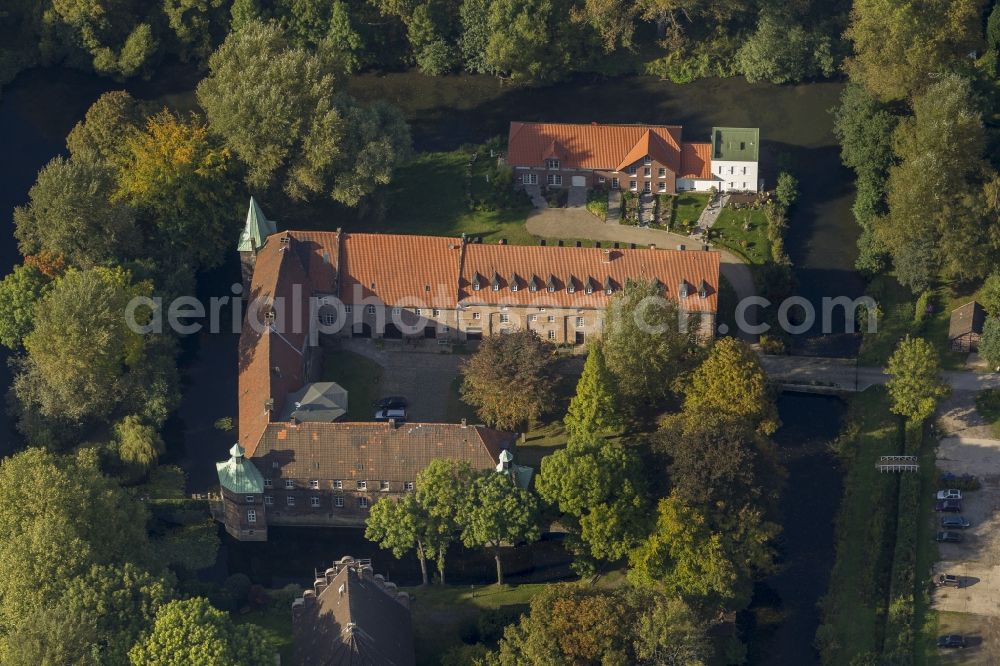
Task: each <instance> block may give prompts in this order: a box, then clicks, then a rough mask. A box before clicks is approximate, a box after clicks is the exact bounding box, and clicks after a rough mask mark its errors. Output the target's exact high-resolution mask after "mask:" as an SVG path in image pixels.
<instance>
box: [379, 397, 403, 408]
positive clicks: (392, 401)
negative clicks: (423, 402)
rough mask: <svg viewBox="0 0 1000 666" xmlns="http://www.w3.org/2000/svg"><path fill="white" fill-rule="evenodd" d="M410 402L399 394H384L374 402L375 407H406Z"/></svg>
mask: <svg viewBox="0 0 1000 666" xmlns="http://www.w3.org/2000/svg"><path fill="white" fill-rule="evenodd" d="M409 406H410V403H408V402H407V401H406V398H404V397H403V396H401V395H390V396H386V397H385V398H382V399H380V400H378V401H376V402H375V409H406V408H407V407H409Z"/></svg>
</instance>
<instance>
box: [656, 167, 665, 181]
mask: <svg viewBox="0 0 1000 666" xmlns="http://www.w3.org/2000/svg"><path fill="white" fill-rule="evenodd" d="M656 177H657V178H666V177H667V170H666V168H665V167H660V168H659V169H657V170H656Z"/></svg>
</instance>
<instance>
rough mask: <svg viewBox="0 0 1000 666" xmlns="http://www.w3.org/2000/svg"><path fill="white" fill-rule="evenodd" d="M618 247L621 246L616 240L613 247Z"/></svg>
mask: <svg viewBox="0 0 1000 666" xmlns="http://www.w3.org/2000/svg"><path fill="white" fill-rule="evenodd" d="M620 247H621V245H620V244H619V243H618V241H615V249H616V250H617V249H618V248H620Z"/></svg>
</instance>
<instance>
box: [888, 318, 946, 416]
mask: <svg viewBox="0 0 1000 666" xmlns="http://www.w3.org/2000/svg"><path fill="white" fill-rule="evenodd" d="M885 372H886V374H887V375H890V376H891V377H892V379H890V380H889V381H888V382H887V383H886V388H887V389H888V390H889V395H890V396H891V397H892V402H893V405H892V411H893V413H895V414H899V415H901V416H905V417H906V418H908V419H910V420H911V421H913V422H915V423H921V422H923V421H926V420H927V419H928V418H929V417H930V416H931V415H932V414H933V413H934V410H935V409H936V408H937V403H938V400H940V399H941V398H943V397H944V396H946V395H948V386H947V385H946V384H944V383H943V382H942V380H941V366H940V361H939V359H938V354H937V350H935V349H934V347H933V345H931V343H929V342H927V341H926V340H924V339H923V338H911V337H910V336H906V338H904V339H903V340H900V342H899V344H898V345H897V346H896V351H895V352H893V354H892V356H891V357H890V358H889V363H888V364H887V365H886V367H885Z"/></svg>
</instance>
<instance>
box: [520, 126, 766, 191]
mask: <svg viewBox="0 0 1000 666" xmlns="http://www.w3.org/2000/svg"><path fill="white" fill-rule="evenodd" d="M759 154H760V132H759V130H758V129H757V128H755V127H713V128H712V134H711V136H710V137H709V141H707V142H688V141H684V140H683V128H682V127H680V126H678V125H605V124H600V123H591V124H589V125H588V124H573V123H526V122H512V123H511V124H510V134H509V135H508V139H507V162H508V164H509V165H510V166H511V167H513V169H514V179H515V182H516V183H518V184H519V185H521V186H547V187H586V188H588V189H590V188H594V187H605V188H608V189H611V190H629V191H632V192H644V193H650V194H674V193H677V192H684V191H696V192H708V191H709V190H711V189H713V188H714V189H715V190H716V191H719V192H757V191H759V190H760V189H762V183H761V181H760V174H759V169H758V158H759Z"/></svg>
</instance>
